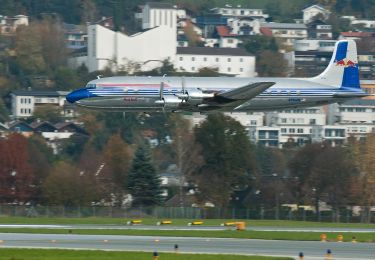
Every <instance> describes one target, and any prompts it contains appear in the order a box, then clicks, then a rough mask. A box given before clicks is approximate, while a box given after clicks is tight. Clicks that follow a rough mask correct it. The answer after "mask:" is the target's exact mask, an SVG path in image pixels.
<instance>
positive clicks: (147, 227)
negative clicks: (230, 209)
mask: <svg viewBox="0 0 375 260" xmlns="http://www.w3.org/2000/svg"><path fill="white" fill-rule="evenodd" d="M0 228H46V229H114V230H116V229H117V230H127V229H136V230H208V231H209V230H212V231H216V230H227V229H231V228H232V229H233V228H234V227H222V226H171V225H164V226H163V225H162V226H157V225H155V226H151V225H133V226H131V225H83V224H80V225H73V224H72V225H23V224H1V225H0ZM246 229H247V230H250V231H251V230H253V231H295V232H356V233H371V232H375V228H330V227H327V228H316V227H306V228H301V227H298V228H297V227H296V228H294V227H251V226H250V227H249V226H248V227H247V228H246ZM374 259H375V258H374Z"/></svg>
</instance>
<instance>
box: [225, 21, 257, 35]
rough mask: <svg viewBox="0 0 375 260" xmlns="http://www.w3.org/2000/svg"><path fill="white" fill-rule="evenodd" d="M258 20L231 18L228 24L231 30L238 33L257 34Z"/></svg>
mask: <svg viewBox="0 0 375 260" xmlns="http://www.w3.org/2000/svg"><path fill="white" fill-rule="evenodd" d="M255 24H256V22H255V19H253V18H247V17H243V18H229V19H228V26H229V27H230V28H231V32H232V33H233V34H237V35H241V36H242V35H255V31H254V26H255Z"/></svg>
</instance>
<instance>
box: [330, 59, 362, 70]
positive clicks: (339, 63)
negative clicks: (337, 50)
mask: <svg viewBox="0 0 375 260" xmlns="http://www.w3.org/2000/svg"><path fill="white" fill-rule="evenodd" d="M335 65H336V66H342V67H345V68H347V67H356V66H357V65H358V64H357V63H356V62H354V61H351V60H349V59H347V58H345V59H342V60H336V61H335Z"/></svg>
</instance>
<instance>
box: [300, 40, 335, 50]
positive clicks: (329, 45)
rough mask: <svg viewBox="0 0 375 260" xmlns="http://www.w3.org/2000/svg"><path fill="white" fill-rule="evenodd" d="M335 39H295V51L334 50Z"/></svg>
mask: <svg viewBox="0 0 375 260" xmlns="http://www.w3.org/2000/svg"><path fill="white" fill-rule="evenodd" d="M335 44H336V41H335V40H295V41H294V50H295V51H331V52H332V51H333V50H334V48H335Z"/></svg>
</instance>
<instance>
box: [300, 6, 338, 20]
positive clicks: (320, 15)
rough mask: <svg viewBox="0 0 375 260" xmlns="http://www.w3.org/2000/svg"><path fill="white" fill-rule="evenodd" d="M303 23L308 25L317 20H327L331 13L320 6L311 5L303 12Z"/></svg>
mask: <svg viewBox="0 0 375 260" xmlns="http://www.w3.org/2000/svg"><path fill="white" fill-rule="evenodd" d="M302 12H303V23H304V24H308V23H310V22H312V21H313V20H315V19H323V20H327V19H328V18H329V16H330V14H331V12H330V11H329V10H327V9H325V8H324V7H322V6H320V5H311V6H309V7H307V8H305V9H303V10H302Z"/></svg>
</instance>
